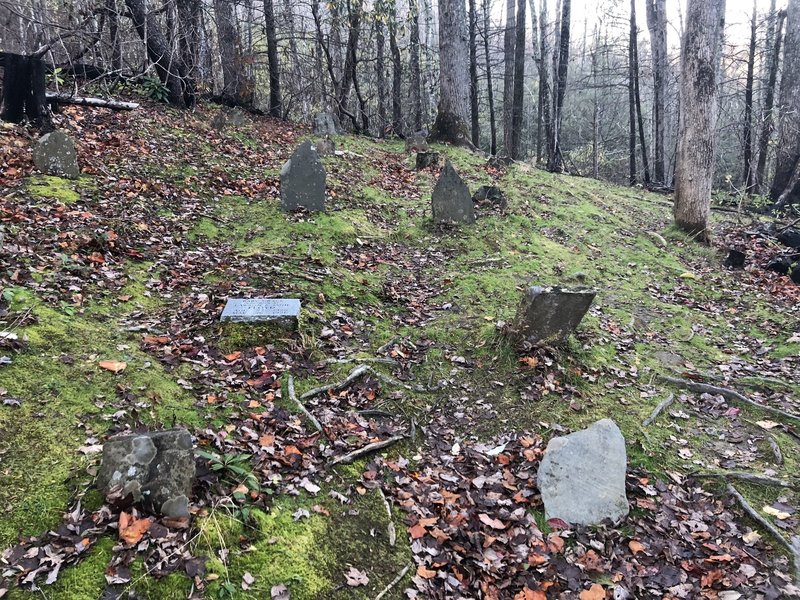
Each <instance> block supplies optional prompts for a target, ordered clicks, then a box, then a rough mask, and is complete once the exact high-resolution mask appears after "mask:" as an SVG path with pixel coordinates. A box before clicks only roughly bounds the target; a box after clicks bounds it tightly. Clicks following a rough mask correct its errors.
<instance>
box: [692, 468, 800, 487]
mask: <svg viewBox="0 0 800 600" xmlns="http://www.w3.org/2000/svg"><path fill="white" fill-rule="evenodd" d="M690 475H691V476H692V477H697V478H699V479H738V480H739V481H746V482H747V483H754V484H756V485H768V486H772V487H780V488H786V489H790V490H797V489H800V484H798V483H792V482H791V481H784V480H783V479H776V478H775V477H767V476H766V475H758V474H757V473H746V472H744V471H723V472H720V473H691V474H690Z"/></svg>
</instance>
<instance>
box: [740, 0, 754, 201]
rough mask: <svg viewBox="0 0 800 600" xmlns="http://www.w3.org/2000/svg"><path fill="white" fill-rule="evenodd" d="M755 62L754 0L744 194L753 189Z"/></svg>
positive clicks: (746, 101) (746, 103)
mask: <svg viewBox="0 0 800 600" xmlns="http://www.w3.org/2000/svg"><path fill="white" fill-rule="evenodd" d="M755 62H756V0H753V15H752V16H751V18H750V48H749V51H748V54H747V78H746V80H745V86H744V123H743V124H742V143H743V145H744V160H743V162H744V165H743V170H742V182H743V183H744V191H745V193H750V192H751V191H752V188H753V176H754V175H755V173H754V169H753V164H752V163H753V71H754V70H755Z"/></svg>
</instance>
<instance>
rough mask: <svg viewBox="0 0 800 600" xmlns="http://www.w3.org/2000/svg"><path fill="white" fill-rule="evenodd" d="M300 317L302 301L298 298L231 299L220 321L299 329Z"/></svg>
mask: <svg viewBox="0 0 800 600" xmlns="http://www.w3.org/2000/svg"><path fill="white" fill-rule="evenodd" d="M299 317H300V300H297V299H296V298H229V299H228V302H227V303H226V304H225V308H224V309H223V310H222V316H221V317H220V321H223V322H226V321H227V322H231V323H268V324H272V325H277V326H279V327H283V328H285V329H297V322H298V319H299Z"/></svg>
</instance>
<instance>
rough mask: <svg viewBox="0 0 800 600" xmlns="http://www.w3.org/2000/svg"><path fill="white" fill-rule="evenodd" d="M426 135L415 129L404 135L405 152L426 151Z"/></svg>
mask: <svg viewBox="0 0 800 600" xmlns="http://www.w3.org/2000/svg"><path fill="white" fill-rule="evenodd" d="M430 149H431V147H430V146H429V145H428V136H427V135H426V134H425V132H424V131H417V132H415V133H412V134H409V135H408V136H407V137H406V152H428V151H429V150H430Z"/></svg>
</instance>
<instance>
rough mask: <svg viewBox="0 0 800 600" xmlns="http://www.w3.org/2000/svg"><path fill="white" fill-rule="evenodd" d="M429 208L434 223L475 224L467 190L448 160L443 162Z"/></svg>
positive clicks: (470, 198) (470, 199) (470, 197)
mask: <svg viewBox="0 0 800 600" xmlns="http://www.w3.org/2000/svg"><path fill="white" fill-rule="evenodd" d="M431 208H432V210H433V221H434V223H474V222H475V211H474V209H473V206H472V196H471V195H470V193H469V188H468V187H467V184H465V183H464V181H463V180H462V179H461V176H460V175H459V174H458V172H457V171H456V170H455V169H454V168H453V165H452V164H451V163H450V161H449V160H447V161H445V163H444V168H443V169H442V173H441V175H439V180H438V181H437V182H436V186H435V187H434V188H433V193H432V194H431Z"/></svg>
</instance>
